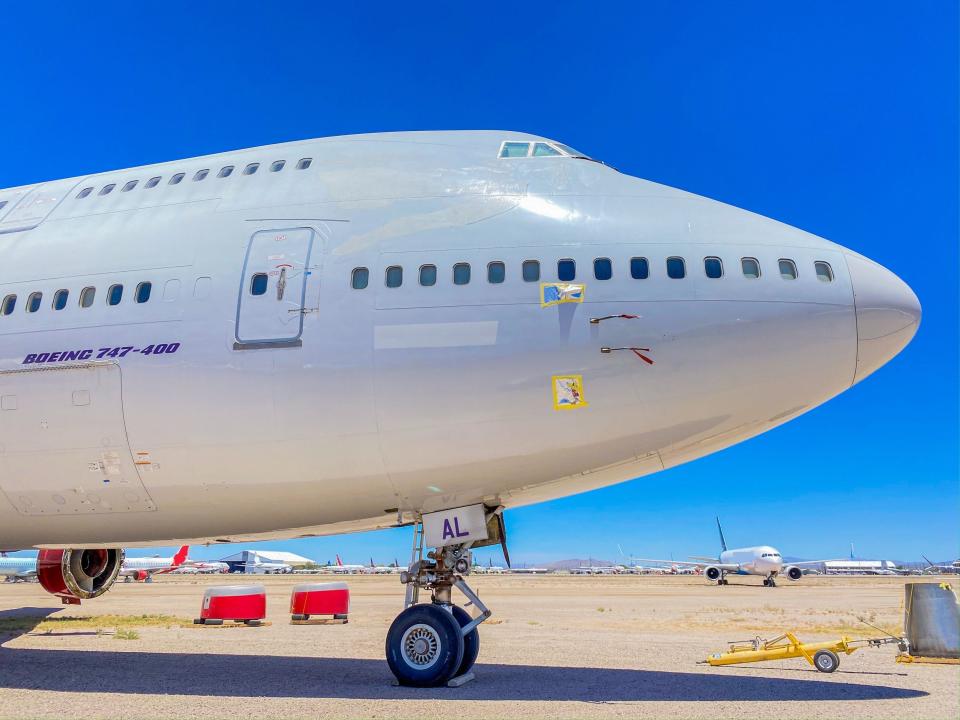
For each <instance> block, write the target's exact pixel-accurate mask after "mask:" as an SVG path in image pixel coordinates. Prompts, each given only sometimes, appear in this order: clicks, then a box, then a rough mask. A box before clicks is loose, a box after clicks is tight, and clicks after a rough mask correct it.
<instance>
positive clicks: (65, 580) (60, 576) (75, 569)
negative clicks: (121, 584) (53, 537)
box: [37, 548, 123, 605]
mask: <svg viewBox="0 0 960 720" xmlns="http://www.w3.org/2000/svg"><path fill="white" fill-rule="evenodd" d="M122 564H123V550H121V549H119V548H110V549H102V550H101V549H97V550H71V549H63V550H41V551H40V553H39V554H38V555H37V579H38V580H39V581H40V584H41V585H42V586H43V589H44V590H46V591H47V592H48V593H51V594H52V595H56V596H57V597H58V598H60V600H61V601H63V603H64V604H65V605H79V604H80V601H81V600H89V599H91V598H95V597H99V596H100V595H103V594H104V593H105V592H106V591H107V590H109V589H110V587H111V586H112V585H113V583H114V582H115V581H116V579H117V575H119V574H120V566H121V565H122Z"/></svg>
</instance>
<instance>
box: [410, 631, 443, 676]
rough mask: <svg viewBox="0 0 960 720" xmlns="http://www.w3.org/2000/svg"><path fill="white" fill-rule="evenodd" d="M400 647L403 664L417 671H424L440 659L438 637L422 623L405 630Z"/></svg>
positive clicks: (435, 632)
mask: <svg viewBox="0 0 960 720" xmlns="http://www.w3.org/2000/svg"><path fill="white" fill-rule="evenodd" d="M400 646H401V647H402V648H403V653H402V655H403V660H404V662H405V663H407V665H409V666H410V667H412V668H415V669H417V670H426V669H427V668H429V667H430V666H432V665H433V664H434V663H435V662H436V661H437V658H438V657H440V636H439V635H438V634H437V631H436V630H434V629H433V628H432V627H430V626H429V625H424V624H422V623H418V624H416V625H412V626H411V627H409V628H407V631H406V632H405V633H404V634H403V638H402V639H401V642H400Z"/></svg>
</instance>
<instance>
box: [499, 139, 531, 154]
mask: <svg viewBox="0 0 960 720" xmlns="http://www.w3.org/2000/svg"><path fill="white" fill-rule="evenodd" d="M529 153H530V143H528V142H505V143H504V144H503V145H501V146H500V157H502V158H518V157H526V156H527V155H528V154H529Z"/></svg>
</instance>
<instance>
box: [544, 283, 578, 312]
mask: <svg viewBox="0 0 960 720" xmlns="http://www.w3.org/2000/svg"><path fill="white" fill-rule="evenodd" d="M586 289H587V286H586V285H584V284H583V283H540V307H550V306H551V305H562V304H563V303H582V302H583V295H584V293H585V291H586Z"/></svg>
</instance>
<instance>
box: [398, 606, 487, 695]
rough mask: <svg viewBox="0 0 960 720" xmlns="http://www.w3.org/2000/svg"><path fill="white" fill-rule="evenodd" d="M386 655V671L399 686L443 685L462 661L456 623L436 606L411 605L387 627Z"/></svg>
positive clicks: (461, 650)
mask: <svg viewBox="0 0 960 720" xmlns="http://www.w3.org/2000/svg"><path fill="white" fill-rule="evenodd" d="M455 609H459V608H455ZM464 614H466V613H464ZM478 649H479V646H478ZM386 653H387V664H388V665H389V666H390V671H391V672H392V673H393V674H394V677H396V678H397V681H398V682H399V683H400V684H401V685H407V686H410V687H438V686H441V685H445V684H446V683H447V681H448V680H449V679H450V678H452V677H454V676H455V675H456V674H457V673H458V670H459V668H460V665H461V662H462V661H463V655H464V641H463V635H462V634H461V632H460V623H459V622H457V620H456V619H455V618H454V616H453V615H452V614H451V613H450V611H449V610H447V609H446V608H444V607H442V606H440V605H433V604H429V605H428V604H421V605H411V606H410V607H408V608H407V609H406V610H404V611H403V612H402V613H400V614H399V615H398V616H397V618H396V619H395V620H394V621H393V624H392V625H391V626H390V630H389V632H388V633H387V642H386Z"/></svg>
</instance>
